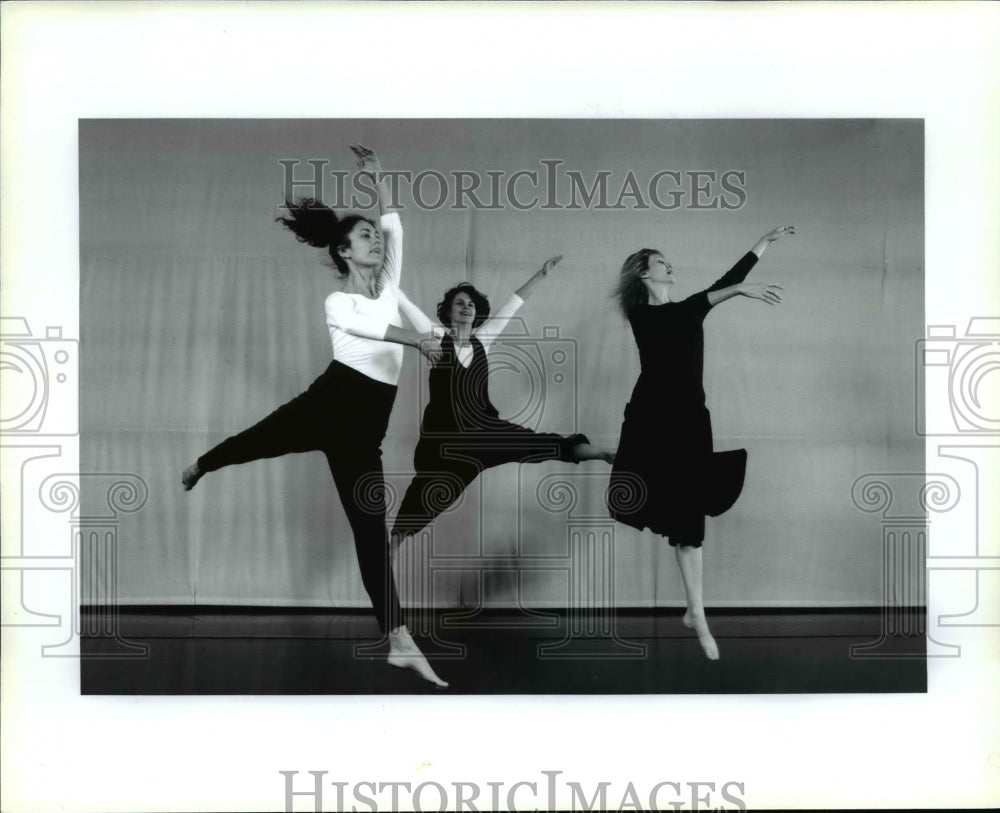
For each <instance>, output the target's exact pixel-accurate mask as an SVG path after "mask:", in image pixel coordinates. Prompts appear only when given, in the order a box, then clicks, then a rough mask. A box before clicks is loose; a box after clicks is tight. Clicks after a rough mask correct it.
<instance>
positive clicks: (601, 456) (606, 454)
mask: <svg viewBox="0 0 1000 813" xmlns="http://www.w3.org/2000/svg"><path fill="white" fill-rule="evenodd" d="M573 459H574V460H576V461H578V462H579V461H582V460H603V461H604V462H606V463H614V462H615V453H614V450H613V449H605V448H604V447H603V446H595V445H594V444H593V443H578V444H576V446H574V447H573Z"/></svg>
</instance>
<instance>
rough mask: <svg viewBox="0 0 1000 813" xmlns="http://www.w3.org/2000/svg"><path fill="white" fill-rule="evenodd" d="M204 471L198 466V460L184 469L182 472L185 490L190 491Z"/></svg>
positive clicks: (182, 483)
mask: <svg viewBox="0 0 1000 813" xmlns="http://www.w3.org/2000/svg"><path fill="white" fill-rule="evenodd" d="M204 473H205V472H203V471H202V470H201V469H199V468H198V462H197V461H195V462H194V463H192V464H191V465H190V466H188V467H187V468H186V469H184V471H183V472H181V485H183V486H184V490H185V491H190V490H191V489H192V488H194V487H195V484H196V483H197V482H198V481H199V480H200V479H201V476H202V475H203V474H204Z"/></svg>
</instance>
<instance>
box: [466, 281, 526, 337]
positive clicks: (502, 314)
mask: <svg viewBox="0 0 1000 813" xmlns="http://www.w3.org/2000/svg"><path fill="white" fill-rule="evenodd" d="M523 304H524V300H523V299H521V297H519V296H518V295H517V294H511V295H510V299H508V300H507V301H506V302H505V303H504V305H503V307H502V308H500V310H498V311H497V312H496V313H495V314H493V315H492V316H490V318H489V319H487V320H486V321H485V322H483V323H482V324H481V325H480V326H479V327H478V328H476V338H477V339H479V342H480V344H482V346H483V349H484V350H485V349H486V348H488V347H489V346H490V345H491V344H493V341H494V340H495V339H496V338H497V336H499V335H500V334H501V333H503V330H504V328H505V327H507V323H508V322H509V321H510V318H511V317H512V316H513V315H514V314H515V313H517V309H518V308H520V307H521V306H522V305H523Z"/></svg>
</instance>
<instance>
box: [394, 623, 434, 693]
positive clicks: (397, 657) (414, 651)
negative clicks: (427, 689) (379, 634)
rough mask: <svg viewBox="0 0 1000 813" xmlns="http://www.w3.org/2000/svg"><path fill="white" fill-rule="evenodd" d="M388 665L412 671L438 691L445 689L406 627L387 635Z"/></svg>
mask: <svg viewBox="0 0 1000 813" xmlns="http://www.w3.org/2000/svg"><path fill="white" fill-rule="evenodd" d="M388 660H389V663H390V665H392V666H398V667H400V668H401V669H412V670H413V671H414V672H416V673H417V674H418V675H420V677H422V678H423V679H424V680H427V681H430V682H431V683H433V684H434V685H435V686H437V687H438V688H439V689H447V688H448V684H447V683H446V682H445V681H443V680H441V678H439V677H438V676H437V675H436V674H435V673H434V670H433V669H431V665H430V664H429V663H428V662H427V658H425V657H424V653H423V652H421V651H420V648H419V647H418V646H417V644H416V642H415V641H414V640H413V638H412V637H411V636H410V631H409V630H408V629H407V628H406V626H405V625H404V626H402V627H398V628H396V629H394V630H393V631H392V632H390V633H389V658H388Z"/></svg>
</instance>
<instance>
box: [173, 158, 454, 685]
mask: <svg viewBox="0 0 1000 813" xmlns="http://www.w3.org/2000/svg"><path fill="white" fill-rule="evenodd" d="M351 149H352V151H353V152H354V154H355V156H356V158H357V160H358V164H359V166H360V167H361V169H362V171H365V172H369V173H372V174H373V175H374V176H375V177H376V178H377V179H378V191H379V197H378V202H379V210H380V214H381V217H380V220H379V225H380V226H381V229H379V227H378V226H376V225H375V223H373V222H372V221H371V220H369V219H367V218H365V217H363V216H361V215H349V216H347V217H344V218H338V217H337V215H336V214H335V213H334V211H333V210H332V209H330V208H329V207H327V206H325V205H323V204H322V203H319V202H317V201H315V200H312V199H308V198H307V199H304V200H300V201H299V202H298V203H294V204H293V203H292V202H290V201H286V202H285V208H286V209H287V211H288V215H287V216H286V217H281V218H278V220H279V221H280V222H281V223H282V224H283V225H284V226H285V227H286V228H288V229H289V230H290V231H292V232H293V233H294V234H295V236H296V237H297V239H298V240H299V241H301V242H304V243H308V244H309V245H312V246H316V247H323V248H326V249H327V250H328V252H329V256H330V259H331V260H332V262H333V264H334V267H335V269H336V271H337V272H338V276H339V277H340V278H341V279H342V280H344V286H343V289H342V290H341V291H338V292H336V293H333V294H330V296H329V297H327V299H326V321H327V326H328V328H329V330H330V340H331V342H332V346H333V361H332V362H331V363H330V366H329V367H328V368H327V369H326V372H324V373H323V374H322V375H321V376H320V377H319V378H317V379H316V381H315V382H313V384H312V385H311V386H310V387H309V389H308V390H306V392H304V393H302V394H301V395H299V396H297V397H296V398H294V399H292V400H291V401H289V402H288V403H287V404H284V405H283V406H281V407H279V408H278V409H277V410H275V411H274V412H273V413H271V414H270V415H268V416H267V417H266V418H264V419H263V420H262V421H260V422H259V423H257V424H255V425H254V426H252V427H250V428H249V429H247V430H245V431H243V432H240V433H239V434H238V435H234V436H233V437H230V438H227V439H226V440H224V441H223V442H222V443H220V444H219V445H218V446H216V447H215V448H213V449H211V450H210V451H208V452H206V453H205V454H204V455H202V456H201V457H199V458H198V460H197V461H196V462H195V463H193V464H192V465H191V466H189V467H188V468H187V469H185V471H184V473H183V475H182V483H183V485H184V488H185V489H192V488H194V486H195V484H196V483H197V482H198V481H199V479H200V478H201V477H202V476H204V475H205V474H206V473H208V472H211V471H216V470H218V469H220V468H222V467H223V466H230V465H235V464H238V463H246V462H249V461H251V460H260V459H263V458H269V457H278V456H280V455H285V454H289V453H292V452H307V451H321V452H323V454H324V455H326V459H327V462H328V464H329V466H330V472H331V473H332V475H333V480H334V483H335V485H336V487H337V492H338V494H339V495H340V500H341V503H342V504H343V506H344V511H345V513H346V514H347V518H348V520H349V522H350V524H351V530H352V531H353V533H354V544H355V549H356V551H357V557H358V564H359V565H360V568H361V577H362V581H363V582H364V585H365V589H366V590H367V591H368V595H369V597H370V598H371V601H372V606H373V607H374V609H375V616H376V619H377V620H378V624H379V628H380V629H381V630H382V632H383V633H388V639H389V656H388V661H389V663H390V664H392V665H393V666H400V667H406V668H410V669H413V670H415V671H416V672H417V673H419V674H420V675H421V677H423V678H425V679H426V680H428V681H430V682H432V683H433V684H435V685H436V686H438V687H441V688H445V687H447V685H448V684H447V683H445V682H444V681H443V680H441V679H440V678H439V677H438V676H437V675H436V674H435V673H434V670H433V669H432V668H431V666H430V664H429V663H428V662H427V660H426V658H425V657H424V655H423V654H422V653H421V652H420V649H419V648H418V647H417V645H416V643H415V642H414V640H413V638H412V637H411V636H410V633H409V631H408V630H407V628H406V625H405V624H404V623H403V618H402V611H401V609H400V606H399V597H398V595H397V592H396V584H395V580H394V578H393V575H392V568H391V566H390V563H389V546H388V538H387V534H386V524H385V504H384V494H385V488H384V478H383V473H382V460H381V449H380V446H381V443H382V439H383V437H385V431H386V427H387V426H388V422H389V414H390V412H391V411H392V405H393V401H394V399H395V396H396V381H397V380H398V378H399V370H400V364H401V361H402V352H403V351H402V346H401V345H404V344H408V345H412V346H414V347H417V348H418V349H420V350H421V352H423V353H424V354H425V355H426V356H427V357H428V358H430V359H431V360H435V359H437V358H439V357H440V348H439V345H438V343H437V341H436V340H435V339H434V337H433V336H432V335H430V334H429V333H425V334H420V333H417V332H415V331H412V330H407V329H404V328H402V327H401V321H400V319H399V315H398V294H399V278H400V270H401V264H402V245H403V243H402V240H403V233H402V227H401V225H400V221H399V215H397V214H396V213H385V212H384V211H383V205H384V201H385V200H386V199H387V196H388V194H389V189H388V183H387V182H386V180H385V179H384V178H382V177H381V166H380V165H379V162H378V159H377V158H376V156H375V153H373V152H372V151H371V150H369V149H367V148H365V147H361V146H353V147H351ZM370 495H376V496H370Z"/></svg>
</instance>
